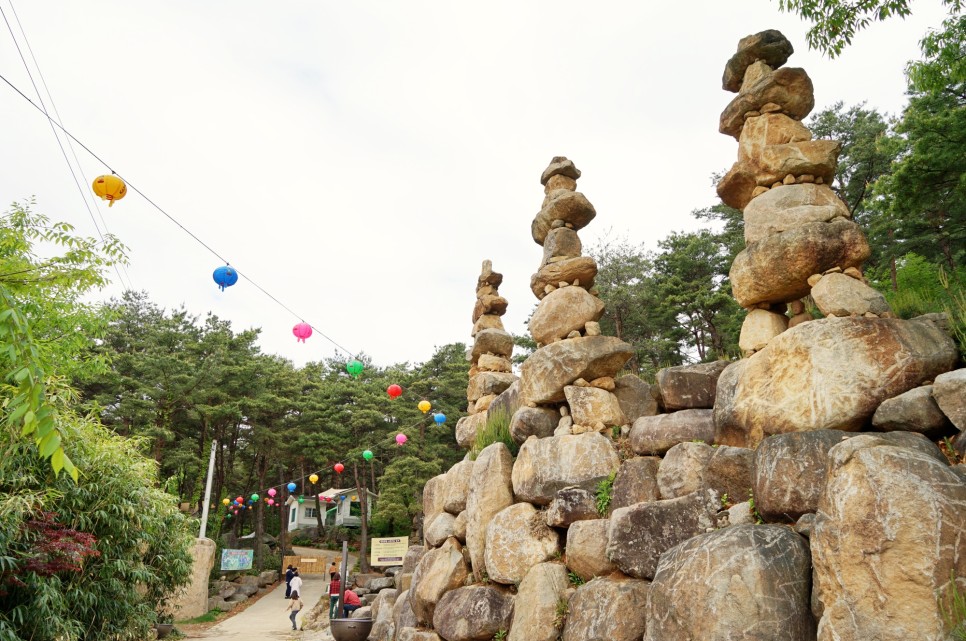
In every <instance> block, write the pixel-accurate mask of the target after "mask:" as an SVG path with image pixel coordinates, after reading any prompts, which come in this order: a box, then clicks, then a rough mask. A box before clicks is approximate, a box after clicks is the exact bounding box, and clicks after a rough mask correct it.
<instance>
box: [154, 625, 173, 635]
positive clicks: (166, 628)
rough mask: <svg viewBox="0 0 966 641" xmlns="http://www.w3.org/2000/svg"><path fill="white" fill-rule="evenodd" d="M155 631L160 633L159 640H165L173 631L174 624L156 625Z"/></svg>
mask: <svg viewBox="0 0 966 641" xmlns="http://www.w3.org/2000/svg"><path fill="white" fill-rule="evenodd" d="M154 629H155V630H157V631H158V638H159V639H163V638H164V637H166V636H168V635H169V634H171V630H172V629H174V624H173V623H155V624H154Z"/></svg>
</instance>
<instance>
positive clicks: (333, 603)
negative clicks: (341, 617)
mask: <svg viewBox="0 0 966 641" xmlns="http://www.w3.org/2000/svg"><path fill="white" fill-rule="evenodd" d="M341 581H342V576H341V575H340V574H339V573H338V572H333V573H332V581H331V582H330V583H329V618H330V619H334V618H336V614H338V612H336V610H338V609H339V588H340V587H342V585H341Z"/></svg>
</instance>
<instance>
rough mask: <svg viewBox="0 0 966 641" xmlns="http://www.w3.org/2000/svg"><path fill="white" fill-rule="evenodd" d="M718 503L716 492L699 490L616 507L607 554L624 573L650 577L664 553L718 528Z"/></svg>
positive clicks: (639, 577) (644, 577)
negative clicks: (674, 496)
mask: <svg viewBox="0 0 966 641" xmlns="http://www.w3.org/2000/svg"><path fill="white" fill-rule="evenodd" d="M718 506H719V500H718V494H717V493H716V492H714V491H712V490H699V491H697V492H694V493H693V494H688V495H687V496H682V497H680V498H676V499H668V500H665V501H655V502H654V503H638V504H637V505H631V506H630V507H622V508H620V509H617V510H614V513H613V514H612V515H611V517H610V530H609V532H608V541H607V557H608V558H609V559H610V560H611V561H613V562H614V563H615V564H616V565H617V567H618V568H620V570H621V572H623V573H624V574H626V575H628V576H632V577H635V578H638V579H651V578H653V577H654V572H655V570H657V562H658V559H659V558H660V556H661V555H662V554H664V553H665V552H666V551H667V550H670V549H671V548H672V547H674V546H675V545H677V544H678V543H681V542H682V541H686V540H687V539H690V538H691V537H692V536H697V535H698V534H704V533H705V532H707V531H710V530H713V529H714V528H715V527H716V524H717V518H716V514H717V512H718Z"/></svg>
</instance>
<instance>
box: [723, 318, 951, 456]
mask: <svg viewBox="0 0 966 641" xmlns="http://www.w3.org/2000/svg"><path fill="white" fill-rule="evenodd" d="M957 358H958V354H957V351H956V346H955V344H954V343H953V341H952V339H951V338H950V337H949V336H948V335H947V334H946V333H945V332H943V331H942V330H941V329H939V328H938V327H936V326H935V325H934V324H932V323H929V322H920V321H915V320H912V321H907V320H900V319H894V318H851V317H850V318H825V319H822V320H815V321H812V322H809V323H804V324H802V325H796V326H795V327H792V328H791V329H789V330H788V331H786V332H784V333H782V334H781V335H779V336H777V337H775V339H774V340H772V341H771V342H770V343H768V345H767V346H766V347H765V348H764V349H762V350H761V351H760V352H756V353H755V354H754V355H752V356H751V357H750V358H746V359H743V360H741V361H738V362H737V363H734V364H732V365H731V366H729V367H728V369H726V370H725V371H724V373H723V374H722V376H721V378H720V379H719V381H718V398H717V401H716V403H715V408H714V423H715V434H716V435H715V441H716V442H717V443H721V444H727V445H738V446H741V447H754V446H756V445H757V444H758V443H760V442H761V441H762V439H764V438H765V437H766V436H768V435H770V434H779V433H787V432H803V431H809V430H820V429H843V430H848V431H855V430H858V429H860V428H861V427H862V426H864V425H865V424H867V423H868V421H869V419H871V418H872V415H873V413H874V412H875V410H876V408H877V407H878V406H879V405H880V404H881V403H882V401H884V400H885V399H887V398H892V397H894V396H898V395H899V394H901V393H903V392H905V391H908V390H910V389H912V388H914V387H918V386H919V385H922V384H923V383H924V382H925V381H928V380H932V379H933V378H935V377H936V376H937V375H939V374H940V373H942V372H946V371H948V370H949V369H951V368H952V366H953V364H954V363H955V362H956V359H957Z"/></svg>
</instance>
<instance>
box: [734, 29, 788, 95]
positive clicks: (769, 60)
mask: <svg viewBox="0 0 966 641" xmlns="http://www.w3.org/2000/svg"><path fill="white" fill-rule="evenodd" d="M794 51H795V50H794V49H793V48H792V43H791V42H789V41H788V38H786V37H785V36H784V35H783V34H782V32H780V31H778V30H776V29H768V30H766V31H762V32H760V33H756V34H753V35H750V36H745V37H744V38H742V39H741V40H739V41H738V52H737V53H735V55H733V56H731V59H730V60H728V63H727V64H726V65H725V70H724V75H723V76H722V78H721V88H722V89H724V90H726V91H730V92H732V93H736V92H737V91H738V90H739V89H741V83H742V81H743V80H744V77H745V70H746V69H748V66H749V65H751V64H752V63H753V62H755V61H757V60H761V61H763V62H764V63H765V64H767V65H768V66H769V67H771V68H772V69H777V68H778V67H781V66H782V65H783V64H785V62H786V61H787V60H788V57H789V56H791V55H792V53H794Z"/></svg>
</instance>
